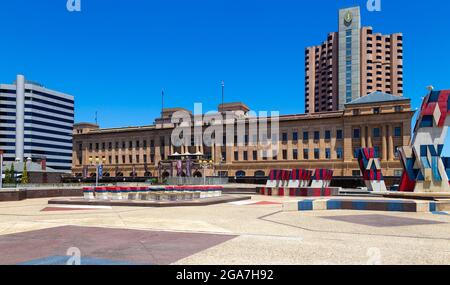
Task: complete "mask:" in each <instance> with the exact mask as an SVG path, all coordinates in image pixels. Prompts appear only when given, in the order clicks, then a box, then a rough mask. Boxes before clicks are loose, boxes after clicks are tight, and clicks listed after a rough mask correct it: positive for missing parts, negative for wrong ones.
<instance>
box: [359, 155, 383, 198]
mask: <svg viewBox="0 0 450 285" xmlns="http://www.w3.org/2000/svg"><path fill="white" fill-rule="evenodd" d="M357 155H358V163H359V168H360V169H361V173H362V174H363V179H364V183H365V185H366V187H367V189H368V190H369V191H375V192H386V191H387V190H386V185H385V183H384V178H383V174H382V173H381V163H380V159H378V158H376V157H375V150H374V149H373V148H360V149H358V150H357Z"/></svg>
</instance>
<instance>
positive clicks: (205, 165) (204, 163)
mask: <svg viewBox="0 0 450 285" xmlns="http://www.w3.org/2000/svg"><path fill="white" fill-rule="evenodd" d="M211 166H213V161H212V160H209V161H208V160H200V167H201V168H202V169H203V184H204V185H206V170H207V169H208V168H210V167H211Z"/></svg>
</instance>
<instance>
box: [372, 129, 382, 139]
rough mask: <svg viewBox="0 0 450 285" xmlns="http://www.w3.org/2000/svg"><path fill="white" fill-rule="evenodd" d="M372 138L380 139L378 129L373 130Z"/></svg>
mask: <svg viewBox="0 0 450 285" xmlns="http://www.w3.org/2000/svg"><path fill="white" fill-rule="evenodd" d="M373 137H374V138H379V137H380V128H373Z"/></svg>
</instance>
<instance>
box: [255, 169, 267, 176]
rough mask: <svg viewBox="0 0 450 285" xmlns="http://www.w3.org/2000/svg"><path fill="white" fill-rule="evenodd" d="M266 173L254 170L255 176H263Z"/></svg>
mask: <svg viewBox="0 0 450 285" xmlns="http://www.w3.org/2000/svg"><path fill="white" fill-rule="evenodd" d="M265 176H266V173H265V172H264V171H262V170H258V171H255V177H265Z"/></svg>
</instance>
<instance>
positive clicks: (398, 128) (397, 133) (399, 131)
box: [394, 127, 402, 137]
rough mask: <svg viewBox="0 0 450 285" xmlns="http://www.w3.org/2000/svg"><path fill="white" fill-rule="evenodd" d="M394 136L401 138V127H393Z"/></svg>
mask: <svg viewBox="0 0 450 285" xmlns="http://www.w3.org/2000/svg"><path fill="white" fill-rule="evenodd" d="M394 136H395V137H401V136H402V128H401V127H395V129H394Z"/></svg>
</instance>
